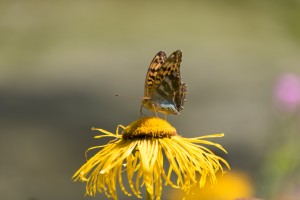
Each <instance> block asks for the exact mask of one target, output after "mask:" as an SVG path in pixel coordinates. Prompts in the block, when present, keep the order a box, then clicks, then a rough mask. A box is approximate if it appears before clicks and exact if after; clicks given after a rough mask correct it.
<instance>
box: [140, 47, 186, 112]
mask: <svg viewBox="0 0 300 200" xmlns="http://www.w3.org/2000/svg"><path fill="white" fill-rule="evenodd" d="M181 60H182V52H181V51H180V50H177V51H175V52H173V53H172V54H171V55H170V56H169V57H168V58H166V54H165V52H163V51H160V52H158V53H157V54H156V55H155V57H154V58H153V60H152V62H151V64H150V66H149V69H148V72H147V75H146V81H145V91H144V97H143V100H142V106H144V107H146V108H148V109H149V110H151V111H153V112H161V113H164V114H179V112H180V111H181V110H182V109H183V104H184V101H185V95H186V91H187V90H186V84H185V83H182V82H181V75H180V63H181Z"/></svg>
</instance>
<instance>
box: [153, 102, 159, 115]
mask: <svg viewBox="0 0 300 200" xmlns="http://www.w3.org/2000/svg"><path fill="white" fill-rule="evenodd" d="M152 108H153V112H154V113H155V117H158V116H157V111H156V108H155V105H154V104H152Z"/></svg>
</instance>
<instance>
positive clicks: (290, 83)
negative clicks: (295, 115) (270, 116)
mask: <svg viewBox="0 0 300 200" xmlns="http://www.w3.org/2000/svg"><path fill="white" fill-rule="evenodd" d="M274 93H275V94H274V95H275V99H274V100H275V104H276V106H278V107H279V108H280V109H283V110H285V111H289V112H293V111H296V110H297V108H298V107H299V105H300V77H299V76H297V75H295V74H289V73H287V74H283V75H281V76H280V77H279V79H278V80H277V83H276V85H275V92H274Z"/></svg>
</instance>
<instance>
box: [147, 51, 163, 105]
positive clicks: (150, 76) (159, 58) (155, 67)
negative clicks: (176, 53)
mask: <svg viewBox="0 0 300 200" xmlns="http://www.w3.org/2000/svg"><path fill="white" fill-rule="evenodd" d="M166 59H167V55H166V53H165V52H164V51H160V52H158V53H157V54H156V55H155V56H154V58H153V60H152V61H151V63H150V66H149V68H148V72H147V74H146V80H145V88H144V99H146V98H151V96H152V94H153V91H154V89H155V85H157V84H156V82H157V81H158V79H159V78H158V77H159V73H161V66H162V65H163V64H164V62H165V61H166Z"/></svg>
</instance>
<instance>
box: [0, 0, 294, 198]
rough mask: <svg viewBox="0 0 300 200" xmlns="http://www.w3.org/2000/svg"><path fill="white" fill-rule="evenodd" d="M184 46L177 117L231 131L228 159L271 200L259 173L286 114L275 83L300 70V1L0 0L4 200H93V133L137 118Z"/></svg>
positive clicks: (201, 127) (194, 125)
mask: <svg viewBox="0 0 300 200" xmlns="http://www.w3.org/2000/svg"><path fill="white" fill-rule="evenodd" d="M177 49H181V50H182V51H183V62H182V65H181V66H182V67H181V73H182V77H183V80H184V82H186V83H187V84H188V94H187V101H186V104H185V108H184V110H183V111H182V112H181V114H180V115H179V116H170V115H169V116H168V121H170V122H171V123H172V125H174V126H175V127H176V128H177V131H178V132H179V133H180V134H182V135H183V136H184V137H194V136H200V135H206V134H210V133H216V132H225V137H224V138H221V139H217V140H214V141H215V142H218V143H221V144H222V145H223V146H224V147H225V148H226V149H227V150H228V152H229V155H223V154H222V155H221V156H225V157H226V158H227V159H228V161H229V163H230V164H231V167H232V169H233V170H238V171H244V172H247V173H248V174H249V175H250V176H251V177H252V178H253V182H254V183H255V186H254V187H255V188H256V189H255V191H256V193H255V194H254V196H257V197H261V198H266V197H268V196H267V195H268V194H267V193H266V192H265V191H261V192H260V189H261V188H262V187H261V186H260V183H261V182H263V181H265V180H261V179H262V177H263V175H261V172H260V170H259V169H260V168H262V166H263V165H264V163H265V160H266V157H267V152H268V149H269V148H270V147H271V146H272V143H273V142H274V141H276V140H274V138H273V135H274V130H277V128H276V127H277V125H278V123H277V122H278V120H280V119H282V116H281V114H280V113H279V112H277V111H276V110H275V109H274V107H273V104H272V101H273V100H272V97H273V87H274V82H275V81H276V79H277V78H278V76H279V75H280V74H282V73H286V72H290V73H295V74H300V1H299V0H285V1H280V0H253V1H246V0H229V1H209V0H206V1H148V2H146V1H49V0H48V1H34V0H32V1H1V2H0V92H1V95H0V133H1V134H0V156H1V160H0V162H1V163H0V199H12V200H19V199H26V200H39V199H41V200H42V199H43V200H52V199H64V200H66V199H72V200H74V199H84V198H85V199H90V198H89V197H83V194H84V189H85V186H84V184H83V183H73V182H72V181H71V177H72V175H73V173H74V172H75V171H76V170H77V169H78V168H79V167H80V166H81V165H82V164H83V163H84V161H85V158H84V152H85V150H86V149H87V148H88V147H90V146H93V145H97V144H99V141H97V140H95V139H93V138H92V137H93V136H94V135H95V134H98V133H95V132H92V131H91V130H90V128H91V127H92V126H95V127H101V128H103V129H106V130H109V131H112V132H113V131H114V130H115V127H116V125H118V124H123V125H127V124H128V123H130V122H131V121H133V120H136V119H137V118H139V116H140V113H139V108H140V99H141V97H142V96H143V89H144V79H145V75H146V71H147V68H148V65H149V63H150V61H151V60H152V58H153V56H154V55H155V54H156V53H157V52H158V51H159V50H165V51H166V53H167V54H168V55H169V54H171V53H172V52H173V51H175V50H177ZM116 94H118V95H119V96H115V95H116ZM298 122H299V121H298ZM295 156H299V155H295ZM291 181H292V180H291ZM298 182H299V181H298ZM299 188H300V187H299ZM102 198H104V196H103V195H97V197H96V198H95V199H102ZM120 199H123V197H122V195H121V197H120ZM131 199H134V198H131ZM163 199H168V198H167V194H164V197H163Z"/></svg>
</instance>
